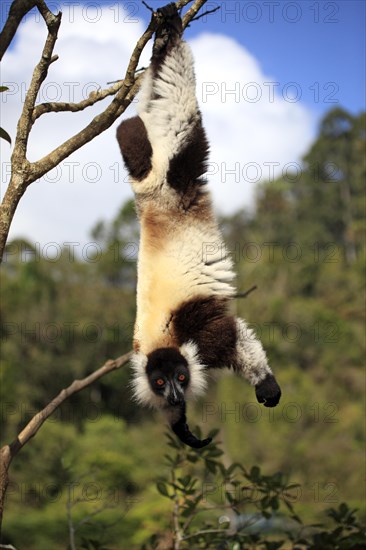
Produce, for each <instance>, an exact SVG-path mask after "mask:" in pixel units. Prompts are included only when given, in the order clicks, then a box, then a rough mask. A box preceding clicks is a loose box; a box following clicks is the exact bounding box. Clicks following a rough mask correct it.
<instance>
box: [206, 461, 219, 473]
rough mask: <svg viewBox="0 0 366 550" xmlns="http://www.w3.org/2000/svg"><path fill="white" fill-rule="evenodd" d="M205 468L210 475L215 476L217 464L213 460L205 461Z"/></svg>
mask: <svg viewBox="0 0 366 550" xmlns="http://www.w3.org/2000/svg"><path fill="white" fill-rule="evenodd" d="M205 464H206V468H207V470H208V471H209V472H211V474H216V468H217V463H216V462H214V461H213V460H208V459H206V460H205Z"/></svg>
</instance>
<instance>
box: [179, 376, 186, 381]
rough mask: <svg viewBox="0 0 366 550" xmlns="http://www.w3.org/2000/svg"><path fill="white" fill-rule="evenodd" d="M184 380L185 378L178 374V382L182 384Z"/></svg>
mask: <svg viewBox="0 0 366 550" xmlns="http://www.w3.org/2000/svg"><path fill="white" fill-rule="evenodd" d="M185 379H186V377H185V375H184V374H180V375H179V376H178V380H179V382H184V380H185Z"/></svg>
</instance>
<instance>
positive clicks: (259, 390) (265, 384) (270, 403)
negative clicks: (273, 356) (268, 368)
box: [255, 374, 281, 407]
mask: <svg viewBox="0 0 366 550" xmlns="http://www.w3.org/2000/svg"><path fill="white" fill-rule="evenodd" d="M255 394H256V396H257V400H258V403H263V405H264V406H265V407H275V406H276V405H277V404H278V402H279V400H280V397H281V388H280V387H279V385H278V384H277V381H276V379H275V377H274V376H273V374H267V376H266V378H265V379H264V380H262V382H259V384H257V385H256V386H255Z"/></svg>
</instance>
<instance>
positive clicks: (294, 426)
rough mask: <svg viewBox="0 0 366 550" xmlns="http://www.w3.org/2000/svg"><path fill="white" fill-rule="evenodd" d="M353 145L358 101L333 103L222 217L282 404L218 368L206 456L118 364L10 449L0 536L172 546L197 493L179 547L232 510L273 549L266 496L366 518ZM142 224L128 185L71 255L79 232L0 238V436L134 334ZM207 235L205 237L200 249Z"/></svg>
mask: <svg viewBox="0 0 366 550" xmlns="http://www.w3.org/2000/svg"><path fill="white" fill-rule="evenodd" d="M364 151H365V113H361V114H358V115H355V114H354V113H350V112H348V111H347V110H345V109H343V108H342V107H340V106H337V108H335V109H332V110H330V111H329V112H328V113H326V114H325V116H324V117H323V118H322V120H321V122H320V124H319V127H318V132H317V136H316V138H315V139H314V141H313V143H312V145H311V146H310V147H309V150H308V151H307V153H306V154H305V155H304V157H303V159H302V162H301V164H300V163H299V164H296V165H295V164H293V165H292V167H293V168H295V170H291V169H288V170H285V171H283V173H282V176H281V177H279V178H271V179H270V180H268V181H262V182H261V183H259V184H258V185H257V188H256V191H255V200H254V205H253V207H252V208H251V209H250V210H249V209H248V210H245V209H241V210H238V211H237V212H236V213H234V214H232V215H230V216H221V218H220V224H221V227H222V229H223V233H224V236H225V241H226V247H227V250H229V251H230V252H231V255H232V258H233V260H234V263H235V268H236V271H237V274H238V277H237V286H238V289H239V292H242V293H245V292H246V291H247V290H250V289H253V287H254V286H256V287H257V288H256V290H253V291H252V292H250V293H249V294H248V295H247V296H246V297H245V298H238V299H237V300H236V301H235V304H234V305H233V313H235V314H237V315H239V316H242V317H244V318H245V319H246V320H247V321H248V322H249V324H250V325H251V326H252V327H253V328H254V329H255V330H256V332H257V335H258V336H259V337H260V338H261V340H262V341H263V344H264V346H265V348H266V350H267V353H268V356H269V360H270V364H271V365H272V366H273V369H274V371H275V372H276V376H277V377H278V380H279V382H280V384H281V387H282V390H283V397H282V399H281V402H280V404H279V406H278V407H277V408H275V409H271V410H268V409H265V408H264V407H262V406H261V405H259V404H258V403H257V402H256V400H255V396H254V392H253V389H252V388H250V387H249V386H248V384H247V383H246V382H245V381H243V380H238V379H237V378H236V377H234V376H233V375H231V374H230V373H228V372H226V373H224V374H222V375H220V376H218V377H216V378H215V379H212V381H211V384H210V388H209V391H208V392H207V394H206V395H205V397H203V398H202V399H201V400H199V401H198V402H196V403H195V405H194V406H191V409H190V412H189V415H190V424H191V426H194V424H195V423H196V424H198V425H200V426H201V429H202V432H203V434H207V433H209V432H212V430H218V433H216V436H215V444H213V446H212V447H211V449H208V450H207V451H205V452H203V453H202V454H201V455H200V457H201V458H200V457H199V455H197V454H194V453H193V454H188V455H184V452H183V450H182V449H181V448H180V447H179V445H178V446H176V443H175V442H174V440H169V439H168V440H167V439H166V436H164V429H165V428H164V424H163V422H162V419H161V417H160V416H159V414H155V413H152V412H151V411H146V410H142V409H141V408H139V407H137V406H136V404H135V403H133V401H132V399H131V391H130V388H129V380H130V375H131V373H130V369H129V366H127V365H126V366H124V367H122V368H121V369H119V370H118V371H116V372H113V373H110V374H109V375H108V376H106V377H104V378H103V379H101V380H100V381H98V382H96V383H94V384H93V385H92V386H90V387H89V388H87V389H86V390H84V391H83V392H81V393H79V394H76V395H73V396H72V398H70V399H69V400H67V401H66V402H65V403H64V404H63V405H62V406H61V407H60V408H59V409H58V410H57V411H56V413H55V414H54V415H53V416H52V417H51V418H49V419H48V420H47V421H46V423H45V424H44V425H43V427H42V429H41V430H40V432H39V433H38V434H37V437H36V438H35V439H34V440H32V441H31V442H30V443H29V444H28V445H27V446H26V447H24V449H22V451H21V453H20V454H19V456H17V457H16V459H15V460H14V462H13V464H12V468H11V475H10V484H9V488H8V493H7V499H6V510H5V517H4V530H3V539H2V542H3V543H5V544H8V545H10V546H8V547H15V548H16V549H17V550H21V549H23V548H27V549H30V550H33V549H34V550H49V549H50V548H52V549H55V550H58V549H60V550H61V549H65V548H70V549H71V550H75V549H76V548H89V549H97V548H99V549H100V550H101V549H102V548H103V549H106V548H108V549H121V548H141V547H142V546H143V545H146V548H147V547H149V548H150V547H154V548H159V549H161V550H163V548H171V547H173V544H174V548H179V547H180V546H179V541H178V539H179V537H180V536H181V535H182V533H183V531H184V530H182V529H183V528H182V526H183V524H187V522H188V523H191V524H192V525H190V526H188V525H186V527H187V529H188V527H189V528H192V529H193V530H194V529H196V530H199V529H201V531H202V526H203V525H204V524H203V523H202V521H201V522H200V520H199V518H198V515H199V514H196V508H195V507H198V505H200V506H201V505H202V504H205V505H206V506H208V507H209V512H208V514H206V516H205V517H206V519H207V521H209V522H211V525H210V526H209V527H208V528H207V529H206V531H210V532H209V533H208V539H207V540H206V539H205V535H202V537H203V538H202V537H201V538H200V539H192V538H191V539H189V537H193V534H192V532H189V531H188V530H187V529H186V531H187V533H188V535H187V540H188V546H185V547H186V548H188V547H197V548H198V547H202V548H205V547H207V548H213V547H214V548H226V547H228V546H220V544H221V543H222V539H220V540H221V542H220V541H219V542H217V543H216V542H215V541H214V540H213V539H210V537H211V535H212V537H215V536H218V535H217V533H218V532H221V534H223V535H224V538H226V539H228V537H229V535H230V536H231V535H232V534H233V531H230V529H231V528H232V529H234V527H232V526H235V525H236V529H239V525H240V522H244V523H242V525H244V529H242V531H243V532H244V535H243V536H248V537H249V538H248V541H249V542H248V544H249V543H250V544H252V546H248V547H251V548H263V547H265V548H266V549H275V548H279V547H280V543H278V542H276V537H277V535H276V529H275V527H274V524H273V523H272V524H271V523H269V524H268V525H266V527H265V528H263V525H262V529H261V536H264V538H263V539H261V540H260V541H256V540H255V535H253V534H252V535H251V534H250V527H251V525H252V523H253V522H252V520H253V518H254V524H255V523H256V522H257V521H258V517H257V516H255V511H256V510H258V507H259V508H260V510H261V518H262V519H265V520H267V521H270V520H271V518H272V520H273V518H275V519H276V518H277V519H278V520H279V524H280V531H281V530H282V532H283V531H285V530H287V529H288V524H287V523H286V521H285V519H284V518H285V516H284V515H283V514H281V512H282V511H283V510H282V507H281V508H280V511H279V512H278V507H279V502H280V501H281V502H283V501H286V502H287V506H288V511H290V515H291V516H292V519H294V520H295V521H297V520H298V518H299V516H301V518H302V520H303V521H304V522H306V523H307V524H309V523H312V524H316V523H319V522H325V524H326V525H330V520H329V514H328V517H327V516H326V514H325V512H326V510H327V509H329V508H330V507H332V508H337V507H338V508H339V516H342V518H343V519H342V521H343V520H344V521H345V522H346V523H347V522H348V527H349V530H352V528H351V527H350V525H352V523H353V521H354V520H353V519H352V518H353V517H354V516H353V514H352V513H349V508H347V507H346V508H345V507H344V506H345V505H342V504H341V503H343V502H347V504H348V506H349V507H350V509H351V510H352V509H357V512H356V514H357V517H358V518H359V519H360V520H361V521H365V510H364V502H365V495H364V487H363V484H362V482H363V479H362V474H361V472H362V471H363V465H364V417H363V411H364V373H363V369H362V367H363V364H364V352H365V345H364V344H365V341H364V309H363V301H362V298H363V289H364V285H363V281H364V252H365V216H364V214H365V210H364V206H365V205H364V188H363V186H364V181H365V154H364ZM208 179H209V178H208ZM218 206H220V205H218ZM138 240H139V228H138V223H137V219H136V213H135V210H134V205H133V202H132V201H127V202H124V203H123V204H122V205H121V207H120V209H119V212H118V214H117V215H116V216H115V218H114V219H112V220H110V219H109V220H100V221H98V222H97V223H95V225H94V226H93V227H91V228H90V239H89V242H88V243H87V244H86V245H85V246H84V247H83V251H82V253H81V254H80V251H75V249H74V248H73V247H72V243H71V244H70V245H69V246H67V245H64V246H63V247H59V246H57V247H55V246H54V244H52V243H49V244H48V245H45V246H42V245H40V244H38V243H34V242H33V241H32V240H31V239H28V238H27V237H26V236H25V237H24V238H16V239H13V240H11V241H10V242H9V243H8V245H7V247H6V251H5V255H4V262H3V266H2V285H1V312H2V320H1V327H0V328H1V333H0V337H1V347H2V357H1V388H0V390H1V403H2V407H1V418H0V421H1V426H0V427H1V437H2V442H3V443H4V444H5V443H8V442H10V441H12V440H13V438H14V436H15V434H17V433H19V430H21V429H22V428H23V427H24V425H25V424H26V423H27V422H28V421H29V420H30V419H31V418H32V416H33V415H34V414H35V413H36V412H38V411H39V410H41V409H42V408H43V407H44V406H45V404H47V403H49V402H50V401H52V399H53V398H54V397H55V396H56V395H57V394H58V393H59V391H60V390H61V389H62V388H64V387H66V386H68V385H69V384H70V383H71V382H72V381H73V380H74V379H76V378H82V377H84V376H87V375H88V374H90V373H92V372H94V371H95V369H96V368H97V367H99V366H100V365H102V364H104V363H105V361H106V360H107V359H108V358H113V357H117V356H119V355H122V354H123V353H125V352H128V351H129V350H130V348H131V340H132V332H133V323H134V316H135V287H136V260H137V255H138ZM215 247H216V244H215V243H205V245H204V250H203V251H202V253H204V254H205V255H206V256H208V255H209V254H212V253H215V252H216V250H215ZM224 253H225V251H224V250H223V254H224ZM172 452H173V453H174V452H177V453H178V454H177V457H178V458H179V457H181V456H183V455H184V461H183V462H184V463H183V462H182V461H181V460H180V459H178V458H177V459H173V458H172V455H171V453H172ZM182 453H183V454H182ZM167 455H168V457H170V458H167ZM235 464H236V466H235ZM239 465H240V466H239ZM259 467H260V471H259ZM172 468H173V470H172ZM202 468H203V469H202ZM235 468H237V469H240V468H244V472H246V473H245V475H246V476H247V477H246V480H247V482H248V483H249V492H250V494H251V498H248V497H247V496H245V497H244V499H243V502H242V505H241V506H239V502H238V501H239V500H240V498H239V497H240V496H242V493H241V491H242V490H244V489H245V490H248V483H247V484H246V486H245V487H243V482H240V483H241V484H240V483H239V481H234V482H233V483H232V481H233V480H232V478H231V476H232V474H233V473H234V470H235ZM177 472H178V473H177ZM260 472H261V473H260ZM279 472H281V473H279ZM177 475H178V476H180V477H178V480H177V478H176V476H177ZM266 476H267V477H266ZM194 477H195V479H196V486H195V487H194V488H193V481H192V480H193V478H194ZM266 484H267V485H266ZM265 485H266V487H267V488H269V490H271V491H272V494H271V495H267V494H265V490H264V489H263V487H264V486H265ZM258 487H262V489H261V490H262V492H261V490H258V491H259V492H258V491H257V492H255V491H254V489H253V488H256V489H258ZM263 491H264V492H263ZM273 491H274V492H273ZM276 491H277V492H276ZM279 491H281V494H280V493H279ZM172 492H173V493H174V495H173V493H172ZM177 492H178V493H179V495H180V496H178V493H177ZM197 495H198V496H197ZM273 495H275V496H273ZM196 497H197V499H198V500H197V503H196V504H193V502H194V499H195V498H196ZM277 497H278V498H277ZM169 499H170V501H171V502H169ZM172 505H174V508H173V510H172ZM228 505H229V506H228ZM281 506H282V505H281ZM293 507H295V508H296V514H295V513H294V512H293ZM197 509H198V508H197ZM177 510H179V513H181V517H180V518H178V512H177ZM268 510H270V512H271V514H269V512H268ZM334 516H335V514H334V513H333V517H334ZM346 517H347V521H346V519H345V518H346ZM184 518H186V520H184ZM187 518H188V519H187ZM338 519H339V518H338ZM246 522H247V524H246ZM251 522H252V523H251ZM227 524H229V527H230V526H231V527H230V528H229V530H228V531H225V525H226V526H227ZM348 527H347V528H348ZM299 529H300V528H299ZM313 529H315V530H316V527H314V528H313ZM329 529H331V528H330V527H329ZM234 530H235V529H234ZM289 530H290V531H291V529H289ZM300 530H301V529H300ZM172 532H173V533H174V536H173V539H174V541H173V543H172V540H173V539H172V535H171V533H172ZM187 533H186V534H187ZM190 533H191V534H190ZM329 533H331V531H329ZM178 535H179V536H178ZM333 535H334V537H335V538H337V537H338V538H339V536H340V533H339V532H338V533H335V534H334V532H333ZM333 535H332V536H333ZM327 536H328V535H327ZM151 537H153V538H151ZM154 537H155V538H154ZM169 537H170V538H169ZM250 537H252V538H250ZM253 537H254V538H253ZM329 537H331V535H329ZM234 538H235V537H234ZM277 538H278V537H277ZM289 538H290V539H291V535H289ZM249 539H250V540H249ZM192 540H193V541H194V543H193V544H195V545H196V546H192V544H191V546H189V545H190V541H191V542H192ZM240 540H241V539H240ZM122 541H123V543H122ZM149 541H150V542H149ZM164 541H165V542H164ZM177 541H178V542H177ZM149 544H150V546H149ZM164 544H165V546H164ZM199 544H200V546H199ZM205 544H206V546H205ZM214 544H215V545H214ZM243 544H244V543H243ZM276 544H277V546H276ZM281 544H282V543H281ZM288 544H290V543H288ZM304 544H305V543H304ZM314 544H315V543H314ZM327 544H328V546H326V544H325V542H324V540H323V542H321V543H319V544H318V546H316V545H315V546H314V548H321V550H326V549H327V548H328V547H329V548H332V550H333V549H335V548H338V547H339V548H357V546H355V542H354V540H353V542H352V541H351V539H349V540H348V542H343V543H342V544H343V546H342V545H341V546H336V545H335V543H334V542H332V540H328V542H327ZM242 547H243V548H244V547H247V546H242ZM285 547H286V548H290V547H291V546H289V545H287V546H286V543H285ZM305 547H307V548H309V547H310V546H309V544H308V545H307V546H306V544H305ZM237 548H240V546H235V543H233V544H232V545H231V546H230V549H233V550H234V549H235V550H236V549H237Z"/></svg>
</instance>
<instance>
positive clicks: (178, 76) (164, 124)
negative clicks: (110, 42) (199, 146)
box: [138, 41, 199, 181]
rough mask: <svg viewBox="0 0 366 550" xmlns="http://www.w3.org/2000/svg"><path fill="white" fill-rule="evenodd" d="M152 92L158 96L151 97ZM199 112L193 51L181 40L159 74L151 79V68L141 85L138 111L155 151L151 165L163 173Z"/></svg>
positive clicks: (166, 59)
mask: <svg viewBox="0 0 366 550" xmlns="http://www.w3.org/2000/svg"><path fill="white" fill-rule="evenodd" d="M146 77H147V78H146ZM151 92H156V93H157V94H158V95H159V98H157V99H151ZM198 113H199V110H198V104H197V99H196V79H195V74H194V69H193V57H192V52H191V49H190V47H189V46H188V44H187V43H186V42H184V41H182V42H180V43H179V45H178V46H176V47H175V48H174V49H173V51H172V52H171V53H170V54H168V55H167V57H166V58H165V60H164V64H163V65H162V67H161V68H160V70H159V74H158V77H157V78H155V79H154V80H152V72H151V68H150V69H149V70H148V74H147V75H146V76H145V77H144V81H143V85H142V91H141V95H140V102H139V106H138V114H139V115H140V117H141V119H142V120H143V122H144V124H145V127H146V129H147V132H148V136H149V141H150V143H151V146H152V149H153V151H154V157H153V167H155V168H158V167H162V168H163V173H166V168H167V165H168V163H169V160H170V159H171V158H173V156H174V155H175V154H176V153H177V151H179V150H180V149H181V146H182V144H183V143H184V142H185V141H186V138H187V135H188V134H189V133H190V132H191V127H192V117H195V116H199V115H198ZM160 181H161V180H160Z"/></svg>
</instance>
